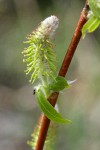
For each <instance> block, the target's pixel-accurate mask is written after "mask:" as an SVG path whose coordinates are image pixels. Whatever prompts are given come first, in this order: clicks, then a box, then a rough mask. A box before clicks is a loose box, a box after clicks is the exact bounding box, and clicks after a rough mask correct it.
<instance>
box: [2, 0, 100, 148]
mask: <svg viewBox="0 0 100 150" xmlns="http://www.w3.org/2000/svg"><path fill="white" fill-rule="evenodd" d="M84 2H85V0H84V1H81V0H77V1H74V0H58V1H55V0H44V1H42V0H20V1H18V0H0V150H30V149H31V148H30V147H29V146H27V144H26V141H27V140H29V139H30V135H31V133H32V132H33V130H34V128H35V125H36V123H37V120H38V117H39V115H40V113H41V111H40V110H39V108H38V106H37V102H36V100H35V97H34V96H33V95H32V90H33V86H32V85H31V84H29V82H28V77H26V75H25V73H24V70H25V67H26V66H25V64H23V62H22V59H23V56H22V54H21V52H22V50H23V48H24V47H25V45H24V44H23V41H25V37H26V35H27V34H29V33H31V32H32V30H33V29H35V28H36V26H37V25H38V24H39V23H40V21H42V20H43V19H44V18H46V17H48V16H50V15H56V16H58V18H59V20H60V25H59V29H58V30H57V33H56V35H55V45H56V48H55V51H56V53H57V57H58V69H59V68H60V65H61V63H62V60H63V57H64V55H65V52H66V49H67V47H68V44H69V42H70V40H71V37H72V34H73V32H74V29H75V26H76V23H77V21H78V18H79V16H80V12H81V10H82V7H83V6H84ZM66 78H67V79H68V80H74V79H77V82H76V83H74V84H73V85H72V86H71V88H69V89H67V90H65V91H64V92H63V93H61V95H60V97H59V100H58V104H59V108H60V110H61V113H62V114H63V116H65V117H68V118H69V119H71V120H72V121H73V123H72V124H71V125H59V126H58V130H57V138H56V141H55V150H100V28H99V29H97V30H96V31H95V32H94V33H92V34H88V35H87V36H86V38H85V39H84V40H83V39H81V42H80V44H79V46H78V48H77V51H76V53H75V56H74V58H73V60H72V63H71V65H70V68H69V72H68V74H67V77H66Z"/></svg>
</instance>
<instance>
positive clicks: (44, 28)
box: [38, 16, 59, 39]
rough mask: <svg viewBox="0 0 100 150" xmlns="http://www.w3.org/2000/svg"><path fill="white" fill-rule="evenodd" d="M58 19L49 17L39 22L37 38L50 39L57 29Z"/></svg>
mask: <svg viewBox="0 0 100 150" xmlns="http://www.w3.org/2000/svg"><path fill="white" fill-rule="evenodd" d="M58 25H59V19H58V18H57V17H56V16H50V17H48V18H46V19H45V20H44V21H42V22H41V25H40V26H39V27H38V31H39V32H40V34H38V35H39V36H48V37H49V38H50V39H52V37H53V35H54V33H55V30H56V29H57V28H58Z"/></svg>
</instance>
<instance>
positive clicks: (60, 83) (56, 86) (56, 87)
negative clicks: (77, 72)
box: [49, 76, 69, 92]
mask: <svg viewBox="0 0 100 150" xmlns="http://www.w3.org/2000/svg"><path fill="white" fill-rule="evenodd" d="M68 87H69V84H68V82H67V80H66V79H65V78H64V77H61V76H58V77H56V79H55V81H53V82H52V83H51V84H49V88H50V90H52V91H56V92H58V91H61V90H63V89H64V88H68Z"/></svg>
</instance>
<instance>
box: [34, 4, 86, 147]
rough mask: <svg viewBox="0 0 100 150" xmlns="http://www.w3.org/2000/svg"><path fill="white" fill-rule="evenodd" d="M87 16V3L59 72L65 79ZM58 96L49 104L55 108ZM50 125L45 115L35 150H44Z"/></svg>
mask: <svg viewBox="0 0 100 150" xmlns="http://www.w3.org/2000/svg"><path fill="white" fill-rule="evenodd" d="M86 14H87V1H86V4H85V7H84V8H83V10H82V13H81V16H80V18H79V21H78V24H77V26H76V29H75V32H74V34H73V37H72V40H71V42H70V45H69V47H68V50H67V53H66V55H65V58H64V61H63V63H62V66H61V69H60V71H59V75H60V76H63V77H64V76H65V75H66V73H67V71H68V68H69V65H70V62H71V60H72V57H73V55H74V53H75V50H76V47H77V45H78V43H79V41H80V38H81V35H82V34H81V29H82V27H83V25H84V24H85V23H86ZM58 95H59V93H57V92H54V93H52V94H51V95H50V97H49V102H50V103H51V105H52V106H55V104H56V101H57V98H58ZM49 124H50V120H49V119H48V118H47V117H46V116H45V115H43V118H42V123H41V128H40V132H39V136H38V140H37V143H36V149H35V150H43V146H44V142H45V139H46V135H47V132H48V128H49Z"/></svg>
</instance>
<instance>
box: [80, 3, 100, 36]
mask: <svg viewBox="0 0 100 150" xmlns="http://www.w3.org/2000/svg"><path fill="white" fill-rule="evenodd" d="M88 3H89V7H90V9H91V10H90V11H89V13H88V15H87V16H88V17H89V19H88V21H87V22H86V23H85V25H84V26H83V28H82V36H83V38H84V37H85V35H86V32H89V33H91V32H93V31H95V30H96V29H97V28H98V27H99V25H100V0H88ZM90 14H91V15H90Z"/></svg>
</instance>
